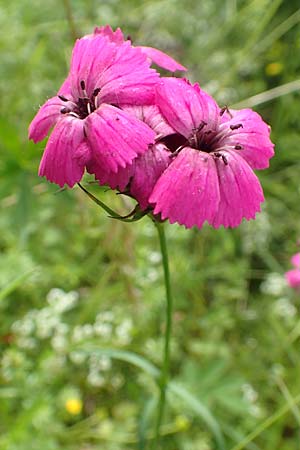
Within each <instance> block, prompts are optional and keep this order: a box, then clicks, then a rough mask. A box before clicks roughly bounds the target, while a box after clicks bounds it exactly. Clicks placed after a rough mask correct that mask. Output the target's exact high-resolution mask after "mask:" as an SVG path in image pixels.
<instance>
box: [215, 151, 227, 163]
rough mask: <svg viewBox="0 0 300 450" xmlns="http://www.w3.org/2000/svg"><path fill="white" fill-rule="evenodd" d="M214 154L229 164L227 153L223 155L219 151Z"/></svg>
mask: <svg viewBox="0 0 300 450" xmlns="http://www.w3.org/2000/svg"><path fill="white" fill-rule="evenodd" d="M213 156H214V157H215V158H221V159H222V161H223V163H224V164H225V166H228V159H227V158H226V156H225V155H223V153H219V152H214V153H213Z"/></svg>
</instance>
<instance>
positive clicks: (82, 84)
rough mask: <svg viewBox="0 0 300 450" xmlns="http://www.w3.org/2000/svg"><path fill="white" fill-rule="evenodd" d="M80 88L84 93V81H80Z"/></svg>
mask: <svg viewBox="0 0 300 450" xmlns="http://www.w3.org/2000/svg"><path fill="white" fill-rule="evenodd" d="M80 87H81V89H82V90H83V91H85V81H84V80H81V81H80Z"/></svg>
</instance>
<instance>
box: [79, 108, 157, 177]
mask: <svg viewBox="0 0 300 450" xmlns="http://www.w3.org/2000/svg"><path fill="white" fill-rule="evenodd" d="M86 124H87V127H86V133H87V139H88V142H89V143H90V145H91V148H92V158H93V160H94V163H95V164H97V165H98V166H99V167H101V168H102V170H103V171H104V172H114V173H116V172H117V171H118V169H120V168H121V167H125V166H126V165H127V164H130V163H131V161H132V160H133V159H134V158H136V157H137V155H140V154H142V153H144V152H145V151H146V150H147V148H148V145H149V144H151V143H153V141H154V138H155V133H154V131H153V130H151V129H150V128H149V127H148V126H147V125H146V124H144V123H143V122H141V121H140V120H138V119H136V118H135V117H134V116H131V115H130V114H128V113H127V112H125V111H122V110H121V109H119V108H116V107H114V106H111V105H105V104H102V105H101V106H100V108H98V109H97V110H96V111H95V112H94V113H92V114H90V115H89V116H88V117H87V118H86Z"/></svg>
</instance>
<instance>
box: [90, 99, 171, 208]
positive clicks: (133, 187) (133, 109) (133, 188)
mask: <svg viewBox="0 0 300 450" xmlns="http://www.w3.org/2000/svg"><path fill="white" fill-rule="evenodd" d="M124 111H126V112H127V113H129V114H132V115H133V116H134V117H136V118H137V119H139V120H141V121H143V122H145V123H146V124H147V125H148V126H149V127H150V128H151V129H152V130H153V131H154V132H155V133H156V138H155V141H156V143H155V144H150V145H149V148H148V150H147V151H146V152H145V153H143V154H142V155H140V156H138V157H137V158H136V159H134V160H133V161H132V163H131V164H130V165H128V166H126V167H125V168H121V169H119V170H118V172H117V173H115V174H113V173H106V174H104V173H103V172H102V174H97V172H95V175H96V178H97V179H98V180H99V181H100V184H107V185H108V186H110V187H111V188H112V189H116V188H118V189H119V191H120V192H122V193H126V194H128V195H130V196H131V197H133V198H134V199H136V200H137V202H138V203H139V206H140V208H141V209H142V210H145V209H147V208H148V207H149V202H148V198H149V196H150V194H151V192H152V190H153V188H154V185H155V183H156V181H157V180H158V178H159V177H160V176H161V174H162V173H163V171H164V170H165V169H166V168H167V167H168V165H169V164H170V162H171V159H170V156H171V155H172V154H171V152H170V151H169V149H168V148H167V146H166V145H165V144H164V143H163V139H164V138H165V137H166V136H169V135H173V134H174V133H175V130H173V128H171V127H170V125H168V124H167V123H166V121H165V120H164V118H163V117H162V115H161V114H160V112H159V109H158V108H157V106H155V105H150V106H127V107H124ZM159 141H161V142H159Z"/></svg>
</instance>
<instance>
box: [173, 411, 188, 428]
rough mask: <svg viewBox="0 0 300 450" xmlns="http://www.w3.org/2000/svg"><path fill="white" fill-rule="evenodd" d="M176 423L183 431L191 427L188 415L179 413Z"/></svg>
mask: <svg viewBox="0 0 300 450" xmlns="http://www.w3.org/2000/svg"><path fill="white" fill-rule="evenodd" d="M175 424H176V426H177V428H178V429H179V430H181V431H185V430H187V429H188V428H189V427H190V421H189V419H188V418H187V417H186V416H183V415H179V416H177V417H176V418H175Z"/></svg>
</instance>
